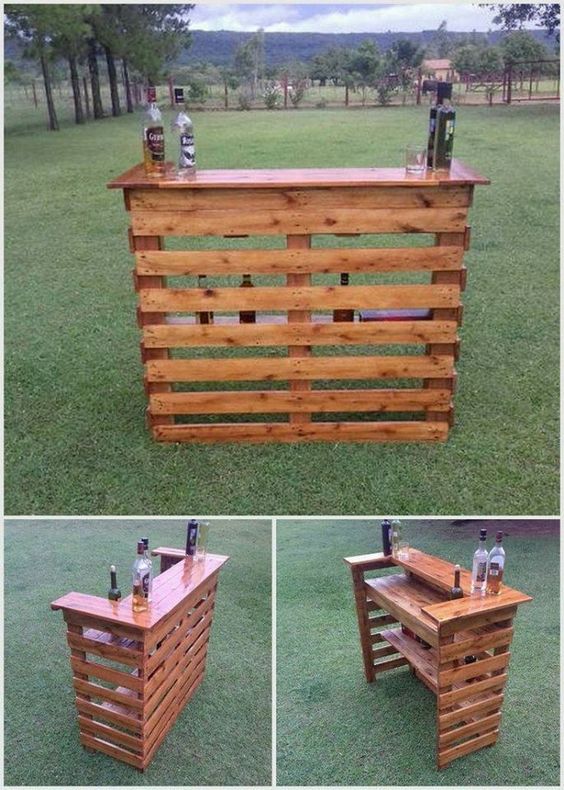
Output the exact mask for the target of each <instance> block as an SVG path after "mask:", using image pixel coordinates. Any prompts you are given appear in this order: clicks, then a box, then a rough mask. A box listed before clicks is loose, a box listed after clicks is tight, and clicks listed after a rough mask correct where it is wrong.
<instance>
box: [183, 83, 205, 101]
mask: <svg viewBox="0 0 564 790" xmlns="http://www.w3.org/2000/svg"><path fill="white" fill-rule="evenodd" d="M207 98H208V87H207V85H206V84H205V82H202V81H201V80H192V81H191V82H190V83H189V85H188V101H189V102H193V103H194V104H204V103H205V101H206V99H207Z"/></svg>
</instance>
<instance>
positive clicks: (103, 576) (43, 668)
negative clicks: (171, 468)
mask: <svg viewBox="0 0 564 790" xmlns="http://www.w3.org/2000/svg"><path fill="white" fill-rule="evenodd" d="M185 523H186V522H185V521H184V522H180V521H173V520H170V521H169V520H167V521H157V522H152V523H151V522H146V521H145V522H144V521H134V520H128V521H125V522H115V521H111V520H108V521H103V522H100V521H98V522H96V521H90V520H89V521H80V522H66V523H65V522H60V521H59V522H55V521H40V522H38V521H36V522H33V521H30V520H26V521H23V520H22V521H12V522H8V523H7V524H6V526H5V534H4V544H5V580H6V593H5V598H4V605H5V610H4V611H5V620H4V637H5V657H4V661H5V663H4V676H5V679H4V712H5V724H4V755H5V763H4V772H5V775H4V779H5V784H7V785H75V784H80V785H95V786H99V787H102V786H104V785H120V786H123V785H266V784H270V776H271V726H270V725H271V601H270V592H271V574H270V564H271V541H270V534H271V524H270V522H269V521H268V522H267V521H246V522H233V521H231V522H221V521H212V522H211V528H210V535H209V549H210V551H212V552H214V551H215V552H216V553H224V554H229V555H230V557H231V559H230V561H229V562H228V564H227V565H226V566H225V569H224V570H223V571H222V574H221V578H220V582H219V588H218V594H217V602H216V607H215V615H214V624H213V628H212V634H211V641H210V648H209V655H208V663H207V671H206V677H205V680H204V682H203V684H202V686H201V688H200V689H198V691H197V693H196V694H195V695H194V697H193V698H192V700H191V701H190V702H189V704H188V705H187V707H186V708H185V709H184V711H183V712H182V713H181V714H180V717H179V718H178V720H177V721H176V723H175V724H174V726H173V727H172V729H171V730H170V732H169V733H168V735H167V737H166V738H165V739H164V741H163V744H162V746H161V747H160V749H159V750H158V751H157V753H156V756H155V759H154V760H153V762H152V763H151V765H150V766H149V768H148V769H147V770H146V771H145V773H143V774H141V773H140V772H138V771H137V770H136V769H135V768H131V767H130V766H127V765H125V764H123V763H120V762H117V761H116V760H113V759H111V758H110V757H106V756H105V755H102V754H100V753H96V754H90V753H87V752H86V751H85V750H84V749H83V748H82V746H81V745H80V743H79V740H78V730H77V723H76V711H75V706H74V692H73V689H72V683H71V671H70V664H69V656H68V648H67V644H66V639H65V625H64V622H63V618H62V615H61V613H60V612H53V611H51V609H50V608H49V604H50V603H51V601H53V600H55V599H56V598H58V597H60V596H61V595H63V594H64V593H66V592H69V591H70V590H76V591H79V592H85V593H91V594H93V595H100V596H106V594H107V588H108V564H109V563H110V562H115V563H116V564H117V566H118V583H119V584H120V585H121V589H122V592H123V593H124V595H125V589H127V583H128V582H127V579H128V577H129V568H130V566H131V563H132V562H133V559H134V556H135V543H136V540H137V539H138V537H139V536H140V535H143V534H148V535H149V538H150V541H151V545H152V546H153V547H156V546H157V545H161V546H183V544H184V537H185ZM157 564H158V563H157Z"/></svg>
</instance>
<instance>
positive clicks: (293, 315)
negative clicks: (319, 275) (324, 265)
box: [286, 235, 311, 423]
mask: <svg viewBox="0 0 564 790" xmlns="http://www.w3.org/2000/svg"><path fill="white" fill-rule="evenodd" d="M286 245H287V248H288V249H289V250H304V249H309V248H310V247H311V236H309V235H303V236H302V235H299V236H297V235H291V236H287V237H286ZM286 284H287V285H288V286H289V287H292V286H294V287H300V286H308V285H311V274H287V275H286ZM306 321H311V313H310V312H309V311H307V310H288V323H289V324H295V323H303V322H306ZM288 356H289V357H309V356H311V346H288ZM289 384H290V391H291V392H309V390H311V382H310V381H302V380H295V381H290V382H289ZM289 420H290V422H291V423H305V422H311V414H310V413H308V412H301V413H300V412H296V413H291V414H290V415H289Z"/></svg>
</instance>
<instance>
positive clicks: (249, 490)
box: [5, 105, 559, 515]
mask: <svg viewBox="0 0 564 790" xmlns="http://www.w3.org/2000/svg"><path fill="white" fill-rule="evenodd" d="M194 122H195V129H196V139H197V147H198V159H199V166H200V167H201V168H236V167H257V168H259V167H301V166H303V167H308V166H310V167H322V166H353V167H354V166H370V165H375V164H378V165H383V166H385V165H398V164H400V163H401V162H402V161H403V151H404V148H405V145H406V144H407V143H409V142H413V141H414V140H415V141H417V139H419V140H422V139H424V138H425V129H426V124H427V110H426V108H425V107H419V108H416V107H405V108H388V109H376V110H372V109H371V110H366V111H351V112H346V111H337V110H327V111H310V110H305V111H303V112H302V111H300V112H294V113H291V112H288V113H266V112H249V113H238V112H229V113H200V114H195V116H194ZM43 123H44V121H43V118H42V117H41V116H40V115H39V116H38V114H37V113H36V112H34V111H32V110H22V111H21V112H17V111H11V112H10V113H9V114H8V116H7V124H8V126H7V133H6V148H5V150H6V160H5V162H6V173H5V203H6V218H5V237H6V248H5V272H6V274H5V293H6V332H5V341H6V368H5V373H6V405H7V422H6V433H5V437H6V500H5V501H6V510H7V512H8V513H11V514H27V513H44V514H53V513H61V514H63V513H66V514H72V513H89V514H128V513H146V514H150V513H159V514H175V513H178V512H186V511H187V510H190V511H192V512H200V513H205V512H212V513H225V514H226V513H232V514H245V513H294V514H316V513H317V514H319V513H343V514H368V513H374V512H395V513H404V514H424V513H433V514H445V515H446V514H453V513H507V514H521V513H527V514H550V513H554V512H556V511H557V507H558V504H557V503H558V499H557V497H558V392H557V384H558V272H559V262H558V249H559V242H558V208H559V203H558V135H559V108H558V107H557V106H550V105H546V106H541V105H538V106H522V107H511V108H508V107H494V108H491V109H490V108H464V109H461V111H460V112H459V118H458V120H457V123H458V129H457V137H456V142H455V151H456V154H457V156H459V157H460V158H462V159H464V160H466V161H468V162H469V163H470V164H471V165H473V166H474V167H475V168H476V169H478V170H480V171H481V172H483V173H484V174H486V175H488V176H489V177H490V178H491V179H492V185H491V186H490V187H482V188H478V189H477V194H476V197H475V203H474V206H473V208H472V210H471V223H472V225H473V234H472V249H471V251H470V252H469V253H468V255H467V263H468V268H469V285H468V289H467V291H466V294H465V320H464V326H463V328H462V332H461V334H462V341H463V342H462V356H461V359H460V362H459V363H458V373H459V379H458V381H459V387H458V392H457V395H456V415H457V425H456V428H455V430H454V431H453V433H452V435H451V438H450V439H449V441H448V443H447V444H445V445H432V446H429V445H416V444H409V445H403V446H399V445H389V444H384V445H376V444H309V445H300V446H284V445H276V444H272V445H267V446H260V447H256V446H244V445H210V446H205V445H199V446H195V445H185V446H174V445H173V446H163V445H158V444H155V443H154V442H152V441H151V439H150V438H149V435H148V433H147V430H146V428H145V424H144V409H145V395H144V392H143V386H142V369H141V364H140V361H139V350H138V343H139V333H138V330H137V327H136V325H135V303H136V298H135V294H134V292H133V288H132V285H131V274H130V271H131V267H132V259H131V256H130V255H129V253H128V250H127V238H126V228H127V224H128V219H127V215H126V213H125V211H124V210H123V203H122V199H121V196H120V195H119V194H118V193H116V192H108V191H107V190H106V188H105V184H106V182H107V181H109V180H110V179H111V178H113V177H115V176H117V175H118V174H119V173H121V172H122V171H123V170H125V169H126V168H128V167H130V166H131V165H132V164H134V163H135V162H136V161H138V160H139V158H140V144H139V128H138V124H139V118H138V117H137V116H136V117H131V116H130V117H122V118H119V119H107V120H104V121H101V122H96V123H93V122H92V123H89V124H88V125H86V126H84V127H80V128H79V127H74V126H73V125H72V123H69V122H67V123H66V124H63V128H62V130H61V131H60V132H59V133H57V134H55V133H48V132H46V131H44V130H43V128H42V125H43ZM167 124H168V120H167ZM363 242H364V240H363V239H362V238H361V239H359V240H351V239H345V240H340V243H343V244H348V243H358V244H360V243H363ZM213 243H214V242H213V240H209V239H207V240H205V244H206V245H207V246H209V245H211V244H213ZM219 243H220V244H221V245H224V246H228V245H229V244H231V245H234V244H238V243H239V244H241V242H234V241H230V242H228V241H220V242H219ZM256 243H257V244H265V245H274V244H276V243H279V242H277V241H276V240H273V239H272V238H271V239H262V240H261V239H258V240H256ZM325 243H328V242H327V241H325ZM312 470H315V474H312Z"/></svg>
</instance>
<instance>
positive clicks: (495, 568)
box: [490, 562, 501, 576]
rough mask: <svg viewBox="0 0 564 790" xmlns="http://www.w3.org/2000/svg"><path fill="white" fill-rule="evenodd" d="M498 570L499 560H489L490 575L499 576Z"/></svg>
mask: <svg viewBox="0 0 564 790" xmlns="http://www.w3.org/2000/svg"><path fill="white" fill-rule="evenodd" d="M500 570H501V569H500V567H499V562H490V576H499V573H500Z"/></svg>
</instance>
